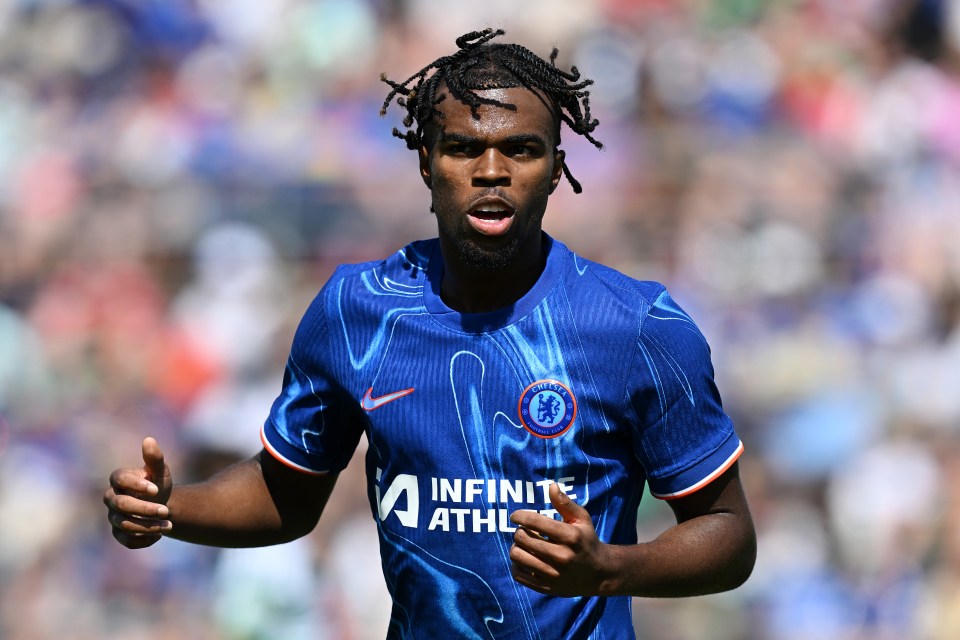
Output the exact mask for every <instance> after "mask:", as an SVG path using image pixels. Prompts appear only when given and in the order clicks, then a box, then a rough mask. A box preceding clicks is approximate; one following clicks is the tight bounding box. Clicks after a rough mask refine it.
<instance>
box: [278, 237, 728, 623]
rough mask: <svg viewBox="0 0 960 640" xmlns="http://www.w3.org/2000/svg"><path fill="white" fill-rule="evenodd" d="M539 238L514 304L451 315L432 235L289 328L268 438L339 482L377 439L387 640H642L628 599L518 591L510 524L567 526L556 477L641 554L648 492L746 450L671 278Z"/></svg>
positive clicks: (685, 488) (615, 539) (373, 453)
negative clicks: (555, 497) (652, 277)
mask: <svg viewBox="0 0 960 640" xmlns="http://www.w3.org/2000/svg"><path fill="white" fill-rule="evenodd" d="M545 241H546V242H547V248H548V257H547V261H546V267H545V269H544V271H543V273H542V275H541V277H540V278H539V280H538V281H537V283H536V284H535V285H534V287H533V288H532V289H531V290H530V291H529V292H527V293H526V295H524V296H523V297H522V298H521V299H520V300H518V301H517V302H516V303H515V304H514V305H512V306H510V307H508V308H505V309H502V310H498V311H494V312H490V313H478V314H464V313H460V312H457V311H455V310H453V309H451V308H449V307H448V306H447V305H446V304H444V302H443V301H442V300H441V298H440V281H441V277H442V275H443V263H442V259H441V256H440V249H439V243H438V242H437V240H435V239H434V240H424V241H419V242H415V243H413V244H411V245H408V246H407V247H405V248H404V249H403V250H402V251H399V252H397V253H396V254H394V255H393V256H391V257H390V258H388V259H386V260H384V261H382V262H379V263H373V262H371V263H366V264H360V265H347V266H342V267H340V268H338V270H337V271H336V273H335V274H334V275H333V276H332V277H331V279H330V280H329V282H328V283H327V284H326V285H325V286H324V288H323V290H322V291H321V292H320V294H319V295H318V296H317V298H316V299H315V300H314V301H313V303H312V304H311V306H310V308H309V310H308V311H307V312H306V314H305V316H304V318H303V320H302V322H301V324H300V326H299V328H298V330H297V333H296V336H295V338H294V342H293V347H292V350H291V353H290V357H289V360H288V363H287V368H286V372H285V375H284V381H283V389H282V392H281V393H280V395H279V397H278V398H277V400H276V402H275V403H274V405H273V408H272V410H271V412H270V416H269V418H268V419H267V421H266V423H265V425H264V428H263V431H262V434H261V437H262V440H263V443H264V446H265V447H266V449H267V450H268V451H269V452H270V453H271V454H273V455H274V456H276V457H277V458H278V459H280V460H281V461H282V462H284V463H285V464H287V465H290V466H293V467H295V468H297V469H301V470H302V471H304V472H307V473H333V472H338V471H340V470H341V469H343V468H344V467H345V466H346V464H347V463H348V461H349V460H350V458H351V456H352V454H353V452H354V450H355V448H356V445H357V443H358V441H359V439H360V436H361V434H363V433H365V434H366V436H367V439H368V441H369V448H368V452H367V456H366V471H367V478H368V487H367V489H368V490H367V494H368V497H369V500H370V506H371V510H372V514H373V517H374V520H375V521H376V523H377V527H378V530H379V534H380V553H381V558H382V565H383V571H384V575H385V577H386V582H387V586H388V588H389V590H390V593H391V595H392V597H393V612H392V619H391V623H390V628H389V630H388V631H387V634H388V637H389V638H429V637H458V638H459V637H462V638H539V639H542V640H552V639H556V638H625V637H627V638H629V637H633V630H632V621H631V611H630V598H628V597H617V598H598V597H578V598H560V597H551V596H545V595H542V594H539V593H537V592H535V591H533V590H531V589H528V588H526V587H523V586H521V585H519V584H518V583H516V582H515V581H514V580H513V578H512V577H511V574H510V558H509V550H510V546H511V544H512V535H513V531H514V527H513V526H512V525H511V523H510V520H509V515H510V514H511V513H512V512H513V511H515V510H517V509H531V510H535V511H539V512H542V513H544V514H548V515H556V514H555V512H554V511H553V510H552V507H551V504H550V500H549V497H548V493H547V488H548V487H549V485H550V484H551V483H553V482H557V483H559V484H560V486H561V488H562V489H564V491H565V492H566V493H567V494H568V495H569V496H570V498H571V499H573V500H574V501H575V502H577V503H579V504H581V505H583V506H584V507H585V508H586V509H587V510H588V511H589V513H590V515H591V517H592V518H593V523H594V525H595V527H596V530H597V534H598V535H599V537H600V539H601V540H602V541H604V542H608V543H614V544H631V543H635V542H636V541H637V534H636V514H637V507H638V505H639V502H640V498H641V495H642V493H643V488H644V483H645V482H646V483H649V486H650V489H651V492H652V493H653V494H654V495H655V496H658V497H662V498H671V497H678V496H682V495H685V494H687V493H690V492H692V491H695V490H697V489H698V488H699V487H701V486H703V485H705V484H707V483H708V482H709V481H710V480H712V479H713V478H715V477H716V476H718V475H719V474H720V473H722V472H723V471H724V470H725V469H727V468H728V467H729V466H730V465H731V464H733V462H734V461H735V460H736V459H737V457H738V456H739V455H740V452H741V451H742V445H741V443H740V440H739V438H738V437H737V435H736V433H735V432H734V429H733V425H732V424H731V421H730V419H729V418H728V417H727V416H726V414H725V413H724V412H723V409H722V408H721V404H720V397H719V394H718V392H717V389H716V386H715V384H714V381H713V368H712V365H711V363H710V355H709V353H710V352H709V348H708V346H707V343H706V341H705V339H704V337H703V335H702V334H701V332H700V331H699V330H698V329H697V327H696V325H695V324H694V323H693V321H692V320H691V319H690V318H689V317H688V316H687V314H686V313H684V311H683V310H682V309H680V307H678V306H677V304H676V303H675V302H674V301H673V300H672V299H671V298H670V296H669V294H668V293H667V292H666V291H665V289H664V287H663V286H662V285H660V284H657V283H653V282H641V281H637V280H634V279H632V278H628V277H627V276H625V275H623V274H621V273H619V272H617V271H615V270H613V269H610V268H608V267H604V266H602V265H600V264H597V263H595V262H591V261H589V260H585V259H583V258H582V257H579V256H577V255H576V254H574V253H573V252H571V251H570V250H569V249H568V248H567V247H566V246H564V245H563V244H562V243H560V242H559V241H556V240H553V239H551V238H549V237H546V239H545Z"/></svg>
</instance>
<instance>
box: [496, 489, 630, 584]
mask: <svg viewBox="0 0 960 640" xmlns="http://www.w3.org/2000/svg"><path fill="white" fill-rule="evenodd" d="M550 502H551V504H553V508H554V509H556V510H557V512H558V513H559V514H560V516H561V517H562V518H563V522H559V521H557V520H554V519H553V518H550V517H547V516H544V515H541V514H539V513H535V512H532V511H523V510H521V511H514V512H513V513H512V514H511V515H510V520H511V522H513V523H514V524H515V525H517V527H518V528H517V530H516V532H514V534H513V546H512V547H511V548H510V560H511V565H510V569H511V573H512V574H513V579H514V580H516V581H517V582H519V583H520V584H522V585H524V586H527V587H530V588H531V589H533V590H534V591H539V592H540V593H546V594H549V595H555V596H586V595H598V594H601V591H602V587H604V586H605V583H606V582H607V580H608V579H609V578H610V566H611V560H612V558H611V557H610V556H611V549H610V547H609V545H606V544H604V543H602V542H600V539H599V538H598V537H597V532H596V530H595V529H594V527H593V521H592V520H591V519H590V514H589V513H587V510H586V509H584V508H583V507H581V506H580V505H578V504H577V503H575V502H573V501H572V500H571V499H570V498H569V497H568V496H567V494H565V493H563V491H561V490H560V487H559V486H558V485H557V484H556V483H554V484H552V485H550Z"/></svg>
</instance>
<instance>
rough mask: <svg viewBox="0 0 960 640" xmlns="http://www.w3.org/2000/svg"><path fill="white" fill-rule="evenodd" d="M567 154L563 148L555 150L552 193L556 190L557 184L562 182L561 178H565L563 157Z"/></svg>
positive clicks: (551, 184)
mask: <svg viewBox="0 0 960 640" xmlns="http://www.w3.org/2000/svg"><path fill="white" fill-rule="evenodd" d="M566 155H567V154H566V153H565V152H564V151H563V149H554V150H553V173H552V174H551V176H550V193H553V192H554V190H556V188H557V185H558V184H560V179H561V178H563V159H564V158H565V157H566Z"/></svg>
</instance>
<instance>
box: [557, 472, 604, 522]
mask: <svg viewBox="0 0 960 640" xmlns="http://www.w3.org/2000/svg"><path fill="white" fill-rule="evenodd" d="M550 504H552V505H553V508H554V509H556V510H557V513H559V514H560V517H562V518H563V521H564V522H567V523H569V524H578V523H581V522H589V523H591V524H593V520H591V519H590V514H589V513H588V512H587V510H586V509H584V508H583V507H581V506H580V505H578V504H577V503H576V502H574V501H573V500H571V499H570V496H568V495H567V494H566V493H564V492H563V490H562V489H560V485H558V484H557V483H556V482H554V483H553V484H551V485H550Z"/></svg>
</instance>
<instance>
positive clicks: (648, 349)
mask: <svg viewBox="0 0 960 640" xmlns="http://www.w3.org/2000/svg"><path fill="white" fill-rule="evenodd" d="M647 322H680V323H682V324H683V325H684V328H685V329H687V330H689V331H691V332H693V333H695V334H696V335H697V336H698V338H699V339H700V340H703V341H704V342H706V339H705V338H704V337H703V334H702V333H700V330H699V329H698V328H697V326H696V324H694V322H693V320H692V319H691V318H690V316H688V315H687V314H686V313H684V311H683V310H682V309H680V308H679V307H678V306H676V304H675V303H673V300H672V299H671V298H670V297H669V296H667V295H666V294H663V295H661V296H659V297H658V298H657V299H656V300H655V301H654V303H653V307H652V308H651V310H650V313H648V314H647ZM653 334H654V332H641V333H640V339H639V343H638V346H639V348H640V352H641V353H642V354H643V358H644V360H645V361H646V363H647V367H648V368H649V370H650V376H651V377H652V378H653V380H654V383H655V384H656V390H657V398H658V399H659V401H660V408H661V414H662V415H664V416H666V415H667V402H668V394H667V393H666V391H665V389H666V385H667V384H668V382H667V381H666V380H665V379H664V378H665V377H666V376H668V375H669V376H672V377H673V378H674V379H675V380H676V382H677V384H678V385H679V386H680V388H681V389H682V390H683V393H684V395H685V396H686V398H687V401H689V402H690V404H691V405H692V406H696V404H697V398H696V396H695V394H694V392H693V387H692V385H691V383H690V379H689V377H688V375H687V372H686V371H684V370H683V367H682V366H680V363H679V362H677V359H676V357H675V356H674V355H673V352H672V350H671V348H670V347H669V346H668V345H664V344H662V343H661V342H660V341H659V340H657V339H656V338H655V337H653Z"/></svg>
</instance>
